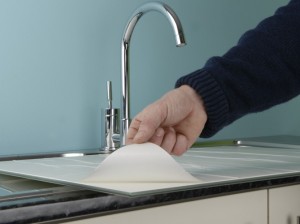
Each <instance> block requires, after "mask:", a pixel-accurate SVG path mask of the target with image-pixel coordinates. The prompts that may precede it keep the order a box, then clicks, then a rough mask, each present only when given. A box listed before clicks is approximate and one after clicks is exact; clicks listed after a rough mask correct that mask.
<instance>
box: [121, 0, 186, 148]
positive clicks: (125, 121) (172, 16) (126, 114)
mask: <svg viewBox="0 0 300 224" xmlns="http://www.w3.org/2000/svg"><path fill="white" fill-rule="evenodd" d="M149 11H158V12H160V13H161V14H163V15H164V16H165V17H166V18H167V19H168V21H169V22H170V24H171V26H172V28H173V32H174V35H175V40H176V46H178V47H181V46H184V45H185V39H184V34H183V29H182V26H181V23H180V20H179V18H178V16H177V15H176V13H175V12H174V11H173V10H172V9H171V8H170V7H169V6H168V5H166V4H164V3H161V2H149V3H146V4H144V5H142V6H140V7H139V8H138V9H137V10H136V11H135V12H134V13H133V14H132V16H131V18H130V19H129V22H128V23H127V26H126V28H125V31H124V35H123V39H122V61H121V63H122V70H121V76H122V77H121V79H122V124H121V131H122V139H121V144H122V145H125V140H126V136H127V132H128V128H129V124H130V98H129V86H130V80H129V77H130V76H129V45H130V39H131V35H132V33H133V30H134V27H135V25H136V24H137V22H138V21H139V19H140V18H141V17H142V16H143V15H144V14H145V13H147V12H149Z"/></svg>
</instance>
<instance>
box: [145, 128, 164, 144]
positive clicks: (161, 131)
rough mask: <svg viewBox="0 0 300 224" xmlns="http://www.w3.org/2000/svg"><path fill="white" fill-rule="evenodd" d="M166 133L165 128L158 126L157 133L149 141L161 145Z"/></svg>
mask: <svg viewBox="0 0 300 224" xmlns="http://www.w3.org/2000/svg"><path fill="white" fill-rule="evenodd" d="M164 135H165V130H164V129H163V128H160V127H159V128H158V129H157V130H156V132H155V134H154V135H153V136H152V138H151V139H150V140H149V142H152V143H154V144H156V145H161V143H162V141H163V139H164Z"/></svg>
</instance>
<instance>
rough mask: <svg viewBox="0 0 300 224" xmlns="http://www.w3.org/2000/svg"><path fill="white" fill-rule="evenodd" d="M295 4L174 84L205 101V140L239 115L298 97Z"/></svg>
mask: <svg viewBox="0 0 300 224" xmlns="http://www.w3.org/2000/svg"><path fill="white" fill-rule="evenodd" d="M299 40H300V1H299V0H294V1H291V2H290V3H289V5H287V6H286V7H283V8H281V9H279V10H278V11H277V12H276V13H275V15H274V16H272V17H270V18H268V19H266V20H264V21H262V22H261V23H260V24H259V25H258V26H257V27H256V28H255V29H253V30H251V31H248V32H247V33H245V34H244V35H243V36H242V37H241V39H240V41H239V43H238V44H237V46H235V47H233V48H232V49H230V50H229V51H228V52H227V53H226V54H225V55H224V56H223V57H214V58H211V59H210V60H209V61H208V62H207V63H206V65H205V66H204V68H203V69H201V70H198V71H196V72H194V73H192V74H189V75H187V76H185V77H183V78H181V79H179V80H178V82H177V84H176V86H177V87H178V86H180V85H183V84H187V85H190V86H191V87H192V88H194V89H195V90H196V92H197V93H198V94H199V95H201V97H202V98H203V100H204V104H205V107H206V111H207V114H208V121H207V124H206V126H205V129H204V131H203V133H202V134H201V136H202V137H210V136H211V135H213V134H215V133H216V132H217V131H218V130H220V129H221V128H222V127H224V126H226V125H228V124H229V123H231V122H233V121H234V120H236V119H238V118H239V117H241V116H243V115H245V114H247V113H251V112H258V111H262V110H265V109H268V108H269V107H271V106H273V105H276V104H279V103H282V102H285V101H287V100H289V99H291V98H293V97H295V96H297V95H298V94H299V93H300V41H299Z"/></svg>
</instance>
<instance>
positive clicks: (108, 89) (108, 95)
mask: <svg viewBox="0 0 300 224" xmlns="http://www.w3.org/2000/svg"><path fill="white" fill-rule="evenodd" d="M106 90H107V102H108V108H109V109H112V100H113V99H112V90H111V81H107V82H106Z"/></svg>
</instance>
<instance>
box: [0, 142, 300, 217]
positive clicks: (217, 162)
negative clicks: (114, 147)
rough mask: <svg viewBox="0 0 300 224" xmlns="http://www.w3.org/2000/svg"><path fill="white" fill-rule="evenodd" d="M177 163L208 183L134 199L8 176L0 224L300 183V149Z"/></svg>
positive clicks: (223, 151)
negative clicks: (23, 184) (23, 185)
mask: <svg viewBox="0 0 300 224" xmlns="http://www.w3.org/2000/svg"><path fill="white" fill-rule="evenodd" d="M105 157H106V155H90V156H81V157H72V158H60V159H63V160H64V163H65V164H70V163H73V162H75V163H77V164H85V166H87V164H89V165H88V166H87V167H89V166H95V165H97V164H98V163H99V162H101V161H102V160H103V159H104V158H105ZM174 158H175V159H176V161H177V162H178V163H180V164H181V166H182V167H184V168H185V169H186V170H187V171H188V172H190V173H191V174H192V175H193V176H195V177H196V178H198V179H201V180H202V181H203V183H202V184H198V185H197V186H193V187H190V186H187V187H185V188H174V189H167V190H163V191H153V192H147V193H146V194H141V195H135V196H134V197H132V196H126V195H120V194H114V193H112V192H106V193H105V192H103V191H102V192H101V191H99V192H97V191H94V190H95V189H87V188H86V189H81V188H80V187H79V186H76V185H74V186H72V185H71V186H64V185H62V184H61V183H46V182H44V181H34V180H29V179H24V178H18V177H12V176H10V175H7V173H6V172H4V174H3V175H1V176H0V180H1V181H0V183H1V184H0V187H2V189H0V216H1V220H0V223H1V222H3V223H10V222H14V221H16V219H19V220H27V221H28V220H31V221H46V220H51V219H54V218H55V219H58V218H68V217H75V216H80V215H91V214H108V213H115V212H121V211H125V210H134V209H139V208H145V207H153V206H159V205H164V204H170V203H177V202H179V201H189V200H195V199H201V198H207V197H216V196H219V195H225V194H232V193H237V192H245V191H252V190H258V189H266V188H272V187H277V186H283V185H291V184H298V183H299V182H300V148H299V149H298V148H295V147H294V148H281V147H257V146H217V147H202V148H191V149H190V150H189V151H188V152H187V153H186V154H184V155H183V156H181V157H174ZM57 159H58V158H45V159H37V160H35V161H36V162H37V161H38V163H39V164H40V163H41V160H42V161H43V164H48V165H49V164H53V161H57ZM8 163H12V162H11V161H10V162H0V169H2V170H3V169H4V168H5V164H6V165H7V164H8ZM13 163H22V164H26V163H28V160H16V161H14V162H13ZM91 164H94V165H91ZM22 181H23V183H26V181H27V185H26V184H25V185H26V187H24V189H23V192H22V191H20V190H22V189H21V188H22V187H19V189H18V187H16V186H22V184H21V185H20V182H22ZM29 182H30V184H28V183H29ZM14 183H15V184H14ZM17 183H19V184H17ZM34 186H39V187H36V188H35V187H34ZM20 192H21V193H20ZM20 195H21V196H22V197H20ZM33 211H38V212H33ZM14 214H18V215H17V216H16V215H14ZM4 221H5V222H4Z"/></svg>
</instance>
